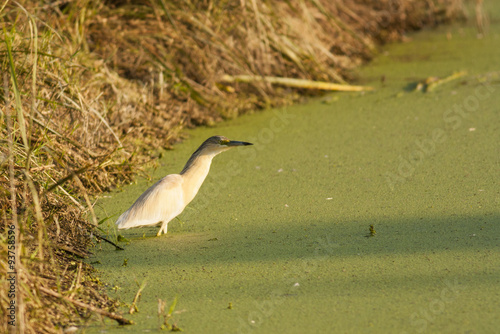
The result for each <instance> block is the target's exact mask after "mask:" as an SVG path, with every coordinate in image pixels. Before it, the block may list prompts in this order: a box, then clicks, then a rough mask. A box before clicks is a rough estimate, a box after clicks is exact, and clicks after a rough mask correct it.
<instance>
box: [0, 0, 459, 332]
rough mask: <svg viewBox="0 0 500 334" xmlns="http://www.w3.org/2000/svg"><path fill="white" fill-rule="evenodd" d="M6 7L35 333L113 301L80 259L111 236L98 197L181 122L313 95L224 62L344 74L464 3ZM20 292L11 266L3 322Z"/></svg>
mask: <svg viewBox="0 0 500 334" xmlns="http://www.w3.org/2000/svg"><path fill="white" fill-rule="evenodd" d="M0 6H4V7H0V20H1V21H0V24H1V26H2V28H3V32H2V33H1V34H2V37H0V68H1V81H2V88H1V90H0V91H1V92H0V106H1V116H0V217H1V221H2V223H1V225H0V231H1V233H0V235H1V238H0V252H1V257H0V268H1V269H0V270H1V275H0V277H6V273H7V272H10V271H11V269H10V268H9V266H10V265H11V264H12V265H14V262H15V269H16V271H17V279H16V285H15V288H16V299H15V300H16V305H17V307H18V309H17V313H16V317H17V318H16V324H17V330H18V331H20V332H29V333H33V332H41V333H52V332H60V331H61V328H64V327H65V326H68V325H70V324H76V323H80V322H81V319H85V318H87V317H89V316H90V314H91V313H93V312H92V311H95V310H96V308H101V309H106V310H108V311H113V309H114V307H116V305H115V304H114V303H113V302H111V301H109V300H108V299H107V298H106V297H105V295H104V294H103V292H102V289H103V288H102V286H100V285H99V284H98V278H96V277H95V276H94V275H93V274H92V268H91V266H90V265H87V264H85V263H84V262H82V260H81V258H82V257H85V256H86V255H87V254H88V252H89V246H90V245H91V244H93V243H95V242H96V239H95V238H93V237H92V235H96V234H98V233H99V229H98V222H97V218H96V217H95V215H94V213H93V209H92V207H93V205H94V203H93V202H92V201H93V199H94V198H95V196H96V195H98V194H100V193H102V192H105V191H108V190H110V189H111V188H112V187H115V186H117V185H119V184H122V183H124V182H129V181H130V180H132V178H133V175H134V174H136V173H137V172H138V170H140V166H141V165H142V164H144V163H146V162H148V161H151V160H152V159H153V158H154V157H155V154H157V153H158V152H159V151H158V150H160V149H164V148H169V147H170V145H171V144H172V143H173V142H174V141H176V140H177V139H179V137H180V132H179V131H180V130H181V129H183V128H185V127H192V126H197V125H211V124H213V123H214V122H217V121H220V120H222V119H224V118H231V117H235V116H237V115H239V114H241V113H244V112H248V111H251V110H255V109H259V108H264V107H268V106H276V105H282V104H285V103H290V102H293V101H296V100H297V99H298V98H299V97H300V96H301V94H303V93H304V91H301V90H296V89H295V90H294V89H289V88H283V87H281V86H272V85H271V84H270V82H268V81H265V80H254V81H250V82H245V83H243V82H234V83H231V84H229V83H227V82H222V80H221V78H222V77H223V76H224V75H231V76H239V75H248V76H270V77H286V78H296V79H309V80H317V81H326V82H335V83H344V82H345V81H347V80H349V79H350V77H349V73H350V69H352V68H354V67H356V66H358V65H359V64H360V63H362V62H363V61H365V60H367V59H369V58H370V57H371V56H372V55H373V54H374V53H375V45H376V44H377V43H383V42H387V41H393V40H397V39H399V38H401V36H402V34H403V33H404V32H406V31H409V30H415V29H419V28H421V27H423V26H426V25H427V26H428V25H435V24H438V23H441V22H445V21H447V20H450V19H454V18H457V17H459V16H460V15H461V13H462V7H461V6H462V2H461V0H430V1H420V0H396V1H379V0H364V1H362V0H358V1H343V0H337V1H326V0H309V1H294V0H292V1H276V2H274V1H264V0H240V1H235V0H233V1H211V0H203V1H202V0H200V1H194V0H191V1H189V0H188V1H166V0H150V1H147V0H143V1H126V0H123V1H120V0H114V1H113V0H108V1H97V0H74V1H69V0H61V1H19V2H14V1H7V2H5V4H4V2H2V3H1V4H0ZM151 152H156V153H151ZM88 217H90V219H87V218H88ZM9 231H12V233H15V234H11V235H15V239H16V244H15V245H16V247H17V248H16V250H17V251H16V255H15V257H14V258H12V259H11V258H10V257H9V255H10V254H9V252H8V251H9V249H8V247H9V246H10V244H9V240H13V239H9V236H10V235H9ZM9 260H14V261H13V262H9ZM9 289H10V285H9V282H8V281H5V280H3V279H2V281H1V284H0V301H1V304H0V312H1V315H0V317H1V319H2V322H1V324H0V330H1V331H2V332H7V330H12V327H9V326H8V325H7V324H8V322H7V321H6V320H5V319H7V316H8V315H9V310H8V307H9V303H10V302H11V299H10V298H9V297H8V294H7V293H6V292H8V290H9ZM50 291H52V292H50ZM73 301H76V303H75V302H73ZM82 305H84V306H82ZM86 306H88V307H86ZM101 314H104V315H106V312H104V313H103V312H101Z"/></svg>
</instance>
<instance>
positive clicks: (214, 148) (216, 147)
mask: <svg viewBox="0 0 500 334" xmlns="http://www.w3.org/2000/svg"><path fill="white" fill-rule="evenodd" d="M247 145H253V144H252V143H247V142H244V141H236V140H229V139H227V138H226V137H224V136H213V137H210V138H208V139H207V140H205V141H204V142H203V144H201V146H200V147H198V149H197V150H196V151H195V152H194V153H193V155H191V158H189V160H188V162H187V163H186V165H185V166H184V169H183V170H182V172H181V174H184V173H185V172H187V171H188V169H190V168H191V167H192V166H193V164H194V163H195V161H196V159H198V157H200V156H202V155H208V156H211V157H212V158H213V157H214V156H216V155H217V154H219V153H221V152H224V151H226V150H229V149H230V148H231V147H235V146H247Z"/></svg>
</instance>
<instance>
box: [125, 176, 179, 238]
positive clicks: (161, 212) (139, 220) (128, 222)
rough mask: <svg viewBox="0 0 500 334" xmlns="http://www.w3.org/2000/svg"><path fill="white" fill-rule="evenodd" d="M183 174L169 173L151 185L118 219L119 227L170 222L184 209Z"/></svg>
mask: <svg viewBox="0 0 500 334" xmlns="http://www.w3.org/2000/svg"><path fill="white" fill-rule="evenodd" d="M184 207H185V204H184V196H183V191H182V176H181V175H178V174H172V175H167V176H165V177H164V178H163V179H161V180H160V181H158V182H156V183H155V184H154V185H152V186H151V187H149V189H148V190H146V191H145V192H144V193H143V194H142V195H141V196H140V197H139V198H138V199H137V200H136V201H135V203H134V204H133V205H132V206H131V207H130V209H128V210H127V211H125V212H124V213H123V214H122V215H121V216H120V217H119V218H118V220H117V221H116V225H118V228H119V229H127V228H131V227H139V226H148V225H156V224H158V223H159V222H165V223H167V222H169V221H170V220H172V219H173V218H175V217H176V216H178V215H179V214H180V213H181V212H182V211H183V210H184Z"/></svg>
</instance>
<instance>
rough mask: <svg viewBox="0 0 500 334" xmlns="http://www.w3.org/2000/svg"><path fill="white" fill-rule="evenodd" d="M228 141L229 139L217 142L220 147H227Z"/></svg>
mask: <svg viewBox="0 0 500 334" xmlns="http://www.w3.org/2000/svg"><path fill="white" fill-rule="evenodd" d="M229 142H230V140H229V139H223V140H221V141H220V142H219V144H220V145H227V144H229Z"/></svg>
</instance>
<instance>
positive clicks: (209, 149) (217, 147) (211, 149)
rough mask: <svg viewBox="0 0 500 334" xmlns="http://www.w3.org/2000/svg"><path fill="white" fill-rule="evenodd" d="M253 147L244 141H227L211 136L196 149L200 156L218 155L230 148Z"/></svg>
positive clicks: (221, 137)
mask: <svg viewBox="0 0 500 334" xmlns="http://www.w3.org/2000/svg"><path fill="white" fill-rule="evenodd" d="M247 145H253V144H252V143H247V142H244V141H237V140H229V139H227V138H226V137H224V136H213V137H210V138H208V139H207V140H205V141H204V142H203V144H201V146H200V147H199V148H198V150H197V151H198V152H199V153H200V154H219V153H221V152H224V151H226V150H228V149H230V148H231V147H235V146H247Z"/></svg>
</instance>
